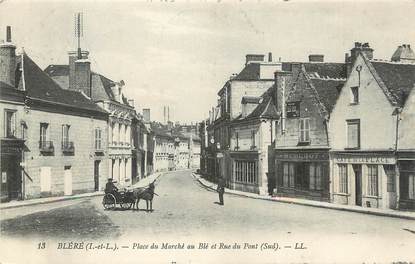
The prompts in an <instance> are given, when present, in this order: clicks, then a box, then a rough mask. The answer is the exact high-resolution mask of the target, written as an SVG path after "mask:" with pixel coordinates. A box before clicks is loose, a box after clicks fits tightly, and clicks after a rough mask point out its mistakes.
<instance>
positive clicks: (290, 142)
mask: <svg viewBox="0 0 415 264" xmlns="http://www.w3.org/2000/svg"><path fill="white" fill-rule="evenodd" d="M315 56H317V55H310V56H309V57H310V61H309V62H307V63H293V64H291V65H289V66H290V67H289V68H290V71H285V72H276V73H275V76H276V77H275V80H276V85H275V88H276V89H277V100H278V103H277V104H278V106H279V108H278V110H279V112H280V113H281V116H280V119H279V122H278V123H277V124H276V141H275V153H274V158H275V161H274V162H275V163H274V166H275V169H274V170H275V171H274V173H275V181H273V182H275V183H276V188H275V190H274V194H275V195H277V196H288V197H299V198H306V199H312V200H319V201H329V200H330V188H329V185H330V169H329V168H330V166H329V165H330V159H329V148H330V146H329V141H328V127H329V119H330V113H331V110H332V108H333V106H334V104H335V102H336V100H337V97H338V94H339V92H340V91H341V88H342V86H343V84H344V82H345V78H346V64H344V63H324V62H323V58H324V57H323V55H319V60H318V61H313V58H314V57H315Z"/></svg>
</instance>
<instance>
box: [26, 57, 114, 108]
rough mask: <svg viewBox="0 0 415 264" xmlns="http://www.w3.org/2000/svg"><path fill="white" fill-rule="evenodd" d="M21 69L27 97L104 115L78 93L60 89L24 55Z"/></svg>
mask: <svg viewBox="0 0 415 264" xmlns="http://www.w3.org/2000/svg"><path fill="white" fill-rule="evenodd" d="M23 69H24V81H25V89H26V92H27V96H28V97H30V98H33V99H40V100H43V101H47V102H51V103H58V104H62V105H65V106H68V107H75V108H77V109H85V110H91V111H95V112H100V113H106V112H105V111H104V110H103V109H101V108H100V107H99V106H97V105H96V104H95V103H93V102H92V101H91V100H89V99H87V98H86V97H85V96H84V95H82V94H81V93H80V92H76V91H70V90H65V89H62V88H61V87H60V86H59V85H58V84H57V83H56V82H55V81H53V80H52V79H51V78H50V77H49V76H48V75H47V74H46V73H45V72H44V71H42V69H40V68H39V66H37V65H36V63H35V62H34V61H33V60H32V59H31V58H30V57H29V56H27V55H26V54H24V57H23ZM19 85H21V84H19Z"/></svg>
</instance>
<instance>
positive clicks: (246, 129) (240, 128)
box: [230, 124, 260, 151]
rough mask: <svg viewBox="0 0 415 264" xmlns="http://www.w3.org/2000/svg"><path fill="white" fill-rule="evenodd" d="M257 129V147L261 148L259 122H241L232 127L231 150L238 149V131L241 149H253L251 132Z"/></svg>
mask: <svg viewBox="0 0 415 264" xmlns="http://www.w3.org/2000/svg"><path fill="white" fill-rule="evenodd" d="M252 131H255V145H256V149H259V148H260V142H259V125H258V124H243V125H242V124H241V125H237V126H234V127H233V128H232V137H231V144H230V150H231V151H234V150H236V149H235V148H236V133H238V143H239V149H238V150H239V151H247V150H252V149H251V145H252V137H251V133H252Z"/></svg>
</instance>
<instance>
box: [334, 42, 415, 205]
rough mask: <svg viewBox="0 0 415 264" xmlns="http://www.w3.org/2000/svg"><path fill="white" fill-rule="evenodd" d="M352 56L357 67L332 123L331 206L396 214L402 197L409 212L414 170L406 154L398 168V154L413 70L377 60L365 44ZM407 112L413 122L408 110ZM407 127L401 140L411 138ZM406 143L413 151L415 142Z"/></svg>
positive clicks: (414, 77) (403, 64) (414, 75)
mask: <svg viewBox="0 0 415 264" xmlns="http://www.w3.org/2000/svg"><path fill="white" fill-rule="evenodd" d="M351 54H352V56H351V60H352V65H353V66H352V67H351V71H350V75H349V76H348V79H347V81H346V83H345V85H344V87H343V89H342V91H341V93H340V96H339V98H338V101H337V103H336V106H335V107H334V110H333V113H332V117H331V122H330V141H331V145H332V149H331V152H330V156H331V157H330V159H331V178H332V179H331V189H330V190H331V195H332V197H331V198H332V201H333V202H334V203H340V204H349V205H357V206H363V207H376V208H384V209H387V208H393V209H396V208H399V203H400V195H402V194H400V193H401V192H403V197H404V200H402V202H403V203H402V204H406V205H409V206H408V207H411V205H410V204H411V203H410V202H406V201H410V200H411V196H410V195H409V193H405V191H406V190H410V187H409V186H410V185H409V181H406V179H407V176H409V175H411V172H410V171H411V170H412V169H411V166H410V162H408V163H407V162H406V160H405V159H406V158H408V157H405V156H404V154H403V156H401V157H402V162H400V161H399V162H398V159H399V155H398V153H399V152H398V151H397V150H398V149H399V147H398V141H399V140H398V139H399V137H398V135H399V131H400V128H399V120H400V112H401V111H402V108H403V107H404V106H405V103H406V101H407V98H408V96H409V95H410V93H411V91H412V90H413V87H414V84H415V64H411V63H408V62H390V61H376V60H373V49H371V48H370V47H369V45H368V44H367V43H365V44H361V43H356V44H355V48H354V49H352V52H351ZM406 111H408V112H405V115H406V116H408V117H409V118H408V119H410V116H411V114H410V113H409V111H411V109H410V107H409V108H407V109H406ZM410 122H411V121H408V123H410ZM408 123H407V124H408ZM405 125H406V124H405ZM405 125H404V127H403V129H405V130H402V131H401V133H402V134H401V135H402V137H403V138H405V134H406V133H408V132H409V130H408V127H406V128H405ZM409 133H410V132H409ZM407 139H408V141H407V142H406V143H407V144H405V148H407V149H410V148H411V145H412V146H413V145H414V142H413V141H412V142H411V139H410V136H409V137H407ZM404 142H405V141H404ZM403 153H404V152H403ZM409 159H410V158H409ZM408 164H409V166H408ZM400 165H402V172H404V173H403V175H404V177H402V178H401V177H399V173H400ZM407 171H408V172H409V173H408V174H406V172H407ZM401 183H402V184H403V185H404V186H400V184H401Z"/></svg>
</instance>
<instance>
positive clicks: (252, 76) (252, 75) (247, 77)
mask: <svg viewBox="0 0 415 264" xmlns="http://www.w3.org/2000/svg"><path fill="white" fill-rule="evenodd" d="M260 68H261V66H260V64H259V63H252V62H251V63H248V64H247V65H245V67H244V68H243V69H242V71H241V72H240V73H239V74H238V75H236V77H235V78H234V79H233V80H238V81H252V80H255V81H257V80H260Z"/></svg>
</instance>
